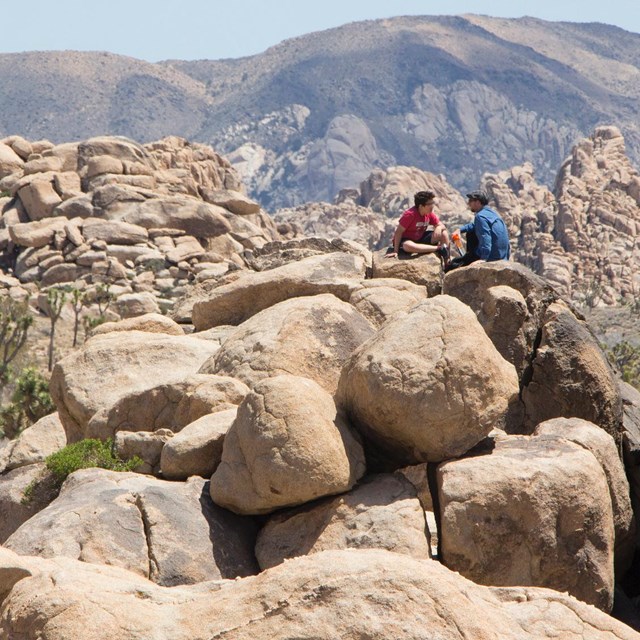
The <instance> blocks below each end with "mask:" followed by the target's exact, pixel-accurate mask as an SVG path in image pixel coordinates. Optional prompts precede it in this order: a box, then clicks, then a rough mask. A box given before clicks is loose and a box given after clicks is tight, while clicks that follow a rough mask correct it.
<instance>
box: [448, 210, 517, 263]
mask: <svg viewBox="0 0 640 640" xmlns="http://www.w3.org/2000/svg"><path fill="white" fill-rule="evenodd" d="M460 231H461V232H462V233H467V232H468V231H475V233H476V236H478V248H477V249H476V253H477V255H478V257H479V258H480V259H481V260H486V261H487V262H493V261H495V260H508V259H509V256H510V255H511V247H510V246H509V233H508V231H507V225H506V224H505V223H504V220H503V219H502V218H501V217H500V216H499V214H498V213H497V212H496V211H494V210H493V209H491V207H487V206H486V205H485V206H484V207H482V209H480V211H478V212H477V213H476V215H475V218H474V219H473V222H470V223H469V224H465V225H464V226H463V227H460Z"/></svg>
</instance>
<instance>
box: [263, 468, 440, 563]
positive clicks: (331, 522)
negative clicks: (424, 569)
mask: <svg viewBox="0 0 640 640" xmlns="http://www.w3.org/2000/svg"><path fill="white" fill-rule="evenodd" d="M328 549H386V550H387V551H394V552H396V553H404V554H406V555H410V556H413V557H414V558H429V557H430V555H431V554H430V549H429V531H428V528H427V525H426V522H425V517H424V511H423V510H422V507H421V505H420V501H419V500H418V498H417V496H416V491H415V488H414V486H413V485H412V484H411V483H410V482H409V481H408V480H406V479H405V478H404V477H403V476H401V475H399V474H384V475H378V476H371V477H369V478H366V479H365V480H364V481H363V482H362V483H361V484H359V485H358V486H357V487H355V488H354V489H352V490H351V491H349V492H348V493H345V494H343V495H341V496H339V497H337V498H330V499H329V498H325V499H323V500H321V501H319V502H316V503H314V504H313V505H310V506H307V507H298V508H296V509H293V510H291V511H283V512H279V513H277V514H275V515H273V516H271V518H270V519H269V521H268V522H267V523H266V524H265V525H264V527H263V528H262V529H261V531H260V534H259V535H258V540H257V542H256V557H257V559H258V562H259V563H260V568H261V569H263V570H264V569H268V568H270V567H273V566H275V565H277V564H280V563H281V562H284V561H285V559H287V558H295V557H297V556H302V555H310V554H312V553H318V552H319V551H326V550H328Z"/></svg>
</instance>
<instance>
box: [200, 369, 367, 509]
mask: <svg viewBox="0 0 640 640" xmlns="http://www.w3.org/2000/svg"><path fill="white" fill-rule="evenodd" d="M364 472H365V464H364V453H363V450H362V446H361V444H360V442H359V440H358V439H357V438H356V437H355V436H354V434H352V433H351V431H350V429H349V426H348V424H347V423H346V421H345V420H344V418H343V416H341V415H340V414H339V413H338V412H337V410H336V407H335V405H334V403H333V400H332V398H331V396H330V395H329V394H328V393H327V392H326V391H325V390H323V389H322V388H321V387H320V386H319V385H318V384H317V383H315V382H313V381H312V380H308V379H305V378H300V377H296V376H291V375H280V376H276V377H272V378H268V379H266V380H263V381H261V382H259V383H257V384H256V385H255V386H254V388H253V391H252V392H251V393H250V394H249V395H247V397H246V398H245V399H244V400H243V401H242V403H241V404H240V406H239V407H238V416H237V418H236V420H235V421H234V423H233V424H232V426H231V428H230V429H229V431H228V433H227V435H226V437H225V440H224V447H223V450H222V460H221V462H220V465H219V466H218V468H217V470H216V472H215V473H214V474H213V476H212V477H211V497H212V498H213V501H214V502H215V503H216V504H219V505H221V506H223V507H226V508H228V509H231V510H232V511H235V512H236V513H243V514H258V513H268V512H270V511H274V510H275V509H277V508H279V507H287V506H295V505H298V504H302V503H304V502H309V501H310V500H314V499H316V498H320V497H322V496H327V495H333V494H336V493H342V492H344V491H348V490H349V489H350V488H351V487H352V486H353V485H354V484H355V482H356V481H357V480H358V478H360V477H361V476H362V475H363V474H364Z"/></svg>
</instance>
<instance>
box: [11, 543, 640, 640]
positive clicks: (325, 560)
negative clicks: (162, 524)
mask: <svg viewBox="0 0 640 640" xmlns="http://www.w3.org/2000/svg"><path fill="white" fill-rule="evenodd" d="M0 569H1V570H2V575H3V577H4V584H5V590H6V591H7V592H8V593H7V596H6V598H5V606H4V608H3V615H2V619H1V622H0V624H1V625H2V626H1V627H0V628H1V629H2V632H3V633H4V634H5V635H7V637H10V635H15V634H17V633H18V632H19V633H21V634H22V635H23V637H24V638H25V640H35V639H36V638H47V640H66V639H67V638H74V637H87V633H86V632H87V629H91V640H109V639H112V638H120V639H121V640H139V639H140V638H151V637H153V638H157V640H207V639H210V638H213V637H215V636H216V635H218V636H225V635H226V636H227V638H229V639H232V640H249V638H257V639H259V640H261V639H263V638H264V639H266V638H294V637H295V638H300V639H301V640H302V639H304V640H311V639H312V638H314V639H318V638H321V639H323V640H330V639H333V638H340V637H362V638H364V637H375V638H378V639H379V640H418V639H419V638H425V637H426V636H425V629H426V630H428V631H427V633H428V634H430V635H431V636H432V637H440V638H442V639H443V640H455V639H456V638H460V637H467V638H473V639H474V640H538V639H539V638H541V637H543V635H548V634H553V635H555V636H556V637H558V638H560V637H565V638H571V637H576V638H581V637H589V638H591V639H593V640H635V639H637V637H638V634H637V633H635V632H634V631H632V630H631V629H630V628H629V627H627V626H626V625H624V624H623V623H621V622H619V621H617V620H615V619H613V618H610V617H609V616H607V615H605V614H604V613H602V612H601V611H598V610H597V609H595V608H593V607H590V606H588V605H586V604H584V603H582V602H579V601H578V600H575V599H574V598H572V597H570V596H568V595H566V594H560V593H556V592H554V591H551V590H549V589H536V588H533V587H530V588H511V589H505V588H502V589H491V588H488V587H482V586H479V585H475V584H473V583H471V582H469V581H468V580H465V579H464V578H463V577H461V576H459V575H457V574H455V573H453V572H451V571H449V570H447V569H446V568H445V567H443V566H441V565H440V564H439V563H437V562H433V561H432V560H416V559H414V558H410V557H408V556H403V555H400V554H395V553H390V552H387V551H374V550H366V551H355V550H349V551H325V552H323V553H319V554H315V555H313V556H309V557H306V558H298V559H296V560H292V561H290V562H287V563H286V564H284V565H280V566H278V567H274V568H273V569H270V570H269V571H266V572H264V573H262V574H260V575H259V576H256V577H250V578H244V579H241V580H235V581H229V582H226V583H223V584H220V583H215V582H209V583H207V584H206V585H197V586H180V587H173V588H170V589H169V588H166V587H161V586H158V585H154V584H153V583H150V582H149V581H148V580H145V579H144V578H142V577H140V576H136V575H134V574H132V573H130V572H128V571H125V570H123V569H120V568H119V567H98V566H94V565H90V564H87V563H82V562H77V561H75V560H71V559H66V558H58V559H55V560H46V559H36V558H26V557H21V556H18V555H16V554H14V553H12V552H11V551H9V550H7V549H0ZM80 594H81V595H82V598H80V597H79V595H80ZM230 603H233V606H231V605H230ZM416 603H419V607H418V608H417V607H416ZM265 607H266V611H265ZM550 611H552V612H553V615H549V612H550ZM105 612H106V614H107V615H105Z"/></svg>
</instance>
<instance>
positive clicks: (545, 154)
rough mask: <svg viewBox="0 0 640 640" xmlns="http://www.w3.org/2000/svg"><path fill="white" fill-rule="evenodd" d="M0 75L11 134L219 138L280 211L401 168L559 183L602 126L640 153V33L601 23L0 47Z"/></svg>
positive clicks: (527, 21)
mask: <svg viewBox="0 0 640 640" xmlns="http://www.w3.org/2000/svg"><path fill="white" fill-rule="evenodd" d="M0 82H1V83H2V86H3V92H2V95H1V96H0V113H1V114H2V117H1V118H0V135H2V134H5V135H8V134H14V133H17V134H21V135H24V136H25V137H28V138H30V139H34V138H37V137H46V138H49V139H51V140H53V141H54V142H58V141H62V140H69V139H78V138H84V137H88V136H91V135H97V134H103V133H109V134H120V135H126V136H129V137H132V138H135V139H137V140H140V141H143V142H144V141H148V140H151V139H156V138H158V137H161V136H164V135H170V134H173V135H179V136H183V137H187V138H189V139H191V140H194V141H200V142H206V143H208V144H211V145H213V146H214V148H216V150H217V151H219V152H222V153H224V154H226V155H228V157H229V158H230V159H231V161H232V162H233V163H234V164H235V165H236V166H237V168H238V170H239V171H240V173H241V174H242V176H243V179H244V180H245V183H246V184H247V186H248V189H249V192H250V193H251V195H252V196H253V197H255V198H258V199H259V200H260V201H261V203H262V204H263V206H265V207H268V208H270V209H276V208H279V207H283V206H295V205H299V204H300V203H303V202H307V201H311V200H331V199H332V198H333V197H334V196H335V195H336V193H337V192H338V191H339V190H341V189H343V188H345V187H352V186H355V185H357V184H358V183H359V182H360V181H361V180H363V179H364V178H366V176H368V175H369V173H370V172H371V170H372V169H374V168H376V167H386V166H389V165H409V166H416V167H419V168H421V169H424V170H427V171H430V172H432V173H436V174H438V173H443V174H445V175H446V176H447V178H448V180H449V181H450V182H451V183H452V184H453V185H455V186H456V187H458V188H460V189H465V188H468V187H472V186H476V185H477V184H478V182H479V181H480V178H481V176H482V174H483V173H485V172H495V171H501V170H503V169H505V168H507V167H510V166H513V165H515V164H521V163H522V162H527V161H528V162H531V163H532V165H533V167H534V168H535V171H536V175H537V178H538V179H539V180H541V181H542V182H545V183H547V184H550V183H551V181H552V180H553V177H554V174H555V171H556V169H557V167H558V166H559V165H560V164H561V163H562V161H563V160H564V159H565V157H566V156H567V155H568V153H569V152H570V150H571V147H572V145H573V144H574V143H575V142H576V140H578V139H580V138H582V137H583V136H585V135H588V134H589V133H591V132H592V131H593V130H594V128H595V127H596V126H598V125H602V124H615V125H616V126H618V127H619V128H620V130H621V131H622V133H623V135H624V137H625V140H626V144H627V150H628V153H629V156H630V158H631V160H632V162H634V163H635V164H636V165H637V164H639V161H640V125H639V123H638V103H639V99H640V35H638V34H633V33H629V32H626V31H624V30H622V29H619V28H617V27H611V26H607V25H602V24H574V23H552V22H546V21H542V20H538V19H533V18H522V19H517V20H513V19H499V18H489V17H486V16H476V15H465V16H456V17H447V16H438V17H430V16H423V17H415V16H412V17H398V18H391V19H386V20H375V21H366V22H360V23H352V24H348V25H345V26H343V27H339V28H336V29H330V30H327V31H323V32H317V33H312V34H308V35H305V36H302V37H299V38H294V39H291V40H287V41H284V42H282V43H281V44H279V45H277V46H275V47H272V48H270V49H268V50H267V51H265V52H264V53H262V54H260V55H256V56H251V57H247V58H240V59H235V60H217V61H210V60H200V61H191V62H186V61H175V60H174V61H166V62H163V63H158V64H149V63H145V62H142V61H139V60H135V59H132V58H124V57H120V56H114V55H111V54H99V53H91V54H80V53H77V52H60V53H46V52H44V53H29V54H11V55H0Z"/></svg>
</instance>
